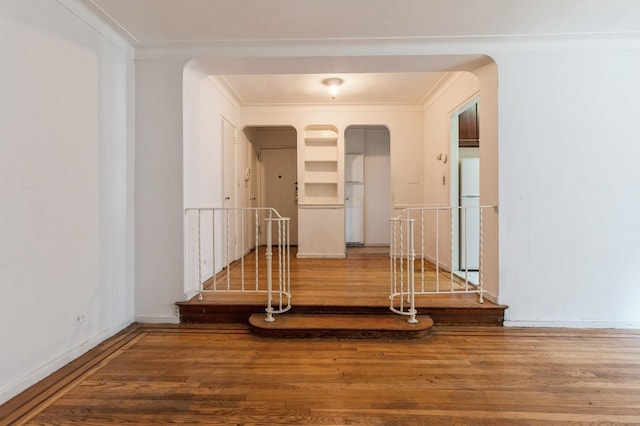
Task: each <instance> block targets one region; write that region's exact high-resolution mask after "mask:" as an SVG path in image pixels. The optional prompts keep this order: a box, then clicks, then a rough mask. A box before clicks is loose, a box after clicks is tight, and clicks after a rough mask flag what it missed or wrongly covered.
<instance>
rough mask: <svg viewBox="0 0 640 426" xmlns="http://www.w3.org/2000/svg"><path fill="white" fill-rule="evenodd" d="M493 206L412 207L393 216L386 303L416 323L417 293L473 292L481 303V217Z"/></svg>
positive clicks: (493, 208)
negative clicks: (387, 298)
mask: <svg viewBox="0 0 640 426" xmlns="http://www.w3.org/2000/svg"><path fill="white" fill-rule="evenodd" d="M495 209H496V206H469V207H411V208H406V209H403V210H402V211H401V212H400V214H399V215H398V216H397V217H395V218H392V219H391V220H390V232H391V235H390V241H391V244H390V249H389V251H390V253H389V259H390V266H389V275H390V290H389V300H390V309H391V310H392V311H393V312H395V313H398V314H401V315H407V316H409V319H408V320H407V321H409V322H410V323H415V322H417V319H416V314H417V310H416V305H415V299H416V296H417V295H426V294H443V293H448V294H451V293H475V294H478V301H479V302H480V303H483V302H484V292H485V290H484V287H483V281H484V280H483V278H484V277H483V269H484V268H483V266H484V264H483V261H484V259H483V249H484V217H485V215H486V212H487V211H488V210H492V211H494V210H495ZM416 244H417V247H416ZM441 246H444V247H445V250H444V251H445V253H443V250H441ZM416 250H417V251H416ZM476 253H477V262H476V259H475V256H476ZM416 275H417V278H416Z"/></svg>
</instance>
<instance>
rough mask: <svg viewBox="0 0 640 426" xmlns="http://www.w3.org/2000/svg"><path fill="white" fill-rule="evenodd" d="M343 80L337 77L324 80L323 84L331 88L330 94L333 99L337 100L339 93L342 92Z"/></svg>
mask: <svg viewBox="0 0 640 426" xmlns="http://www.w3.org/2000/svg"><path fill="white" fill-rule="evenodd" d="M342 82H343V80H342V79H341V78H337V77H331V78H325V79H324V80H322V84H324V85H325V86H327V87H329V93H330V94H331V99H335V98H336V95H337V94H338V91H339V90H340V85H341V84H342Z"/></svg>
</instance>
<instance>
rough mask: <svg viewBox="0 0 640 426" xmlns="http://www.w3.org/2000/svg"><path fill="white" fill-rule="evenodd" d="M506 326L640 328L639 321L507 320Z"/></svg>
mask: <svg viewBox="0 0 640 426" xmlns="http://www.w3.org/2000/svg"><path fill="white" fill-rule="evenodd" d="M504 326H505V327H537V328H545V327H546V328H615V329H627V330H631V329H637V330H640V322H638V321H519V320H505V321H504Z"/></svg>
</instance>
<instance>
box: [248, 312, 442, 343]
mask: <svg viewBox="0 0 640 426" xmlns="http://www.w3.org/2000/svg"><path fill="white" fill-rule="evenodd" d="M265 318H266V316H265V315H264V314H253V315H251V317H249V326H250V328H251V331H252V332H253V333H254V334H256V335H258V336H262V337H279V338H334V337H335V338H348V339H420V338H424V337H427V336H429V335H430V334H431V328H432V327H433V320H432V319H431V318H430V317H428V316H421V317H418V318H417V319H418V323H416V324H410V323H409V322H407V317H401V316H400V315H354V314H348V315H336V314H284V315H279V316H278V317H277V318H276V320H275V321H273V322H266V321H265Z"/></svg>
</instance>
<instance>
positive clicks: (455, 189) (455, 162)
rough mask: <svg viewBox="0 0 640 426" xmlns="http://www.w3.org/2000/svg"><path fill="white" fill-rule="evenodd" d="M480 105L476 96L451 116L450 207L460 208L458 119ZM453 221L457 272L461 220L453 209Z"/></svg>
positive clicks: (455, 268) (452, 252) (453, 243)
mask: <svg viewBox="0 0 640 426" xmlns="http://www.w3.org/2000/svg"><path fill="white" fill-rule="evenodd" d="M473 105H478V109H479V108H480V96H477V95H475V96H474V97H473V98H471V99H470V100H468V101H466V102H465V103H464V104H462V105H461V106H460V107H458V109H456V110H455V111H453V112H452V113H451V115H450V116H449V120H450V124H449V144H450V145H449V206H450V207H458V206H459V205H460V179H459V174H458V173H459V163H460V148H459V144H460V142H459V130H460V129H459V127H458V126H459V125H458V117H459V116H460V114H462V113H463V112H464V111H466V110H467V109H468V108H469V107H471V106H473ZM451 220H452V221H453V223H454V224H456V225H454V226H452V227H451V232H452V235H451V244H452V247H451V270H457V269H458V268H459V265H460V227H459V225H458V224H459V223H460V218H459V214H458V210H457V209H452V213H451Z"/></svg>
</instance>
